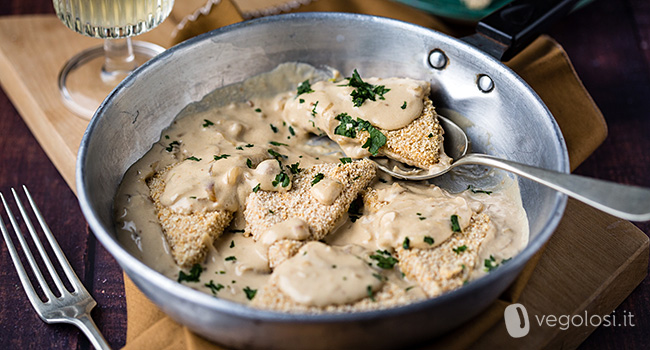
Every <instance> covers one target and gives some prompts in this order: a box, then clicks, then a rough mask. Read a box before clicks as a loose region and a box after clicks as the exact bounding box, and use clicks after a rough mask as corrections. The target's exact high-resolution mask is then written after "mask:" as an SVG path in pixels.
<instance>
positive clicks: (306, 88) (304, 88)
mask: <svg viewBox="0 0 650 350" xmlns="http://www.w3.org/2000/svg"><path fill="white" fill-rule="evenodd" d="M310 92H314V90H312V89H311V84H310V83H309V79H307V80H305V81H303V82H302V83H300V85H298V94H297V95H296V96H300V95H302V94H308V93H310Z"/></svg>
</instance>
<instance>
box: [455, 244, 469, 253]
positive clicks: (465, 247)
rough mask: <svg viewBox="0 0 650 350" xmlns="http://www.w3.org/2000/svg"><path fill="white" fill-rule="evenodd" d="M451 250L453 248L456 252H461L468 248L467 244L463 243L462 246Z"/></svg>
mask: <svg viewBox="0 0 650 350" xmlns="http://www.w3.org/2000/svg"><path fill="white" fill-rule="evenodd" d="M451 250H453V251H454V253H456V254H460V253H462V252H464V251H466V250H467V246H466V245H464V244H463V245H461V246H460V247H456V248H452V249H451Z"/></svg>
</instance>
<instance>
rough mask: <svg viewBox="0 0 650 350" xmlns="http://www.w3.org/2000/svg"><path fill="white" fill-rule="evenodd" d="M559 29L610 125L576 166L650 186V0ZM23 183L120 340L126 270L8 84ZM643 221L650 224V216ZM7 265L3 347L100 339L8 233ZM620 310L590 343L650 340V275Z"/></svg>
mask: <svg viewBox="0 0 650 350" xmlns="http://www.w3.org/2000/svg"><path fill="white" fill-rule="evenodd" d="M53 12H54V10H53V8H52V1H51V0H2V1H0V16H8V15H26V14H43V13H53ZM550 34H551V35H552V36H553V37H554V38H555V39H556V40H558V41H559V42H560V43H561V44H562V45H563V46H564V48H565V49H566V51H567V52H568V54H569V57H570V58H571V60H572V61H573V64H574V65H575V68H576V70H577V72H578V75H579V76H580V77H581V78H582V81H583V82H584V84H585V86H586V87H587V90H588V91H589V92H590V93H591V95H592V97H593V98H594V100H595V101H596V103H597V104H598V106H599V107H600V109H601V110H602V112H603V114H604V115H605V118H606V119H607V124H608V126H609V136H608V137H607V140H606V141H605V143H604V144H603V145H602V146H601V147H600V148H599V149H598V150H597V151H596V152H595V153H594V154H593V155H592V156H591V157H590V158H589V159H588V160H587V161H586V162H585V163H584V164H582V165H581V166H580V167H579V168H578V169H577V171H576V173H578V174H582V175H588V176H592V177H597V178H601V179H606V180H611V181H617V182H621V183H628V184H636V185H642V186H646V187H650V135H649V134H650V1H648V0H615V1H611V0H599V1H595V2H594V3H592V4H591V5H589V6H587V7H586V8H584V9H582V10H580V11H578V12H576V13H573V14H571V15H570V16H568V17H567V18H565V19H564V20H562V21H561V22H559V23H558V24H556V25H555V26H554V27H553V28H552V30H551V31H550ZM558 88H561V87H558ZM22 184H26V185H27V186H28V187H29V188H30V190H31V191H32V194H33V196H34V197H35V199H36V201H37V202H38V204H39V206H40V208H41V211H42V212H43V214H44V216H45V217H46V219H47V221H48V223H49V224H50V227H52V228H53V231H54V234H55V236H56V237H57V239H58V241H59V244H60V245H61V247H62V248H63V250H64V251H65V252H66V254H67V256H68V259H69V260H70V262H71V263H72V265H73V268H74V269H75V271H77V274H78V275H79V276H80V278H81V279H82V280H83V282H84V284H85V285H86V287H87V288H88V290H89V291H90V292H91V294H92V295H93V296H94V297H95V299H96V300H97V302H98V304H99V306H98V307H97V308H95V310H94V311H93V317H94V319H95V321H96V322H97V324H98V325H99V328H100V329H101V331H102V332H103V334H104V336H105V337H106V338H107V340H108V341H109V343H110V344H111V345H112V346H113V347H115V348H119V347H121V346H122V345H124V342H125V339H126V305H125V298H124V290H123V287H122V271H121V269H120V268H119V266H118V265H117V263H116V262H115V260H113V258H112V257H111V256H110V255H109V254H108V253H107V252H106V250H104V248H103V247H102V246H101V245H100V244H98V242H97V241H96V240H95V238H94V236H92V235H91V234H89V233H88V230H87V227H86V222H85V220H84V218H83V216H82V214H81V211H80V209H79V205H78V203H77V199H76V197H75V195H74V194H73V193H72V191H71V190H70V189H69V188H68V186H67V185H66V183H65V181H64V180H63V179H62V178H61V176H60V175H59V173H58V172H57V170H56V168H55V167H54V166H53V165H52V163H51V162H50V160H49V159H48V158H47V156H46V154H45V153H44V152H43V150H42V149H41V147H40V146H39V144H38V143H37V141H36V140H35V139H34V137H33V136H32V134H31V133H30V131H29V129H28V128H27V126H26V125H25V123H24V122H23V121H22V119H21V118H20V115H19V114H18V112H17V111H16V109H15V108H14V107H13V105H12V104H11V101H10V100H9V99H8V97H7V96H6V94H5V93H4V91H2V92H0V191H2V193H3V194H5V195H7V194H8V193H9V188H10V187H16V186H20V185H22ZM3 218H6V217H5V216H4V214H3ZM5 221H6V220H5ZM637 225H638V226H639V227H640V228H641V229H642V230H643V231H644V232H646V234H647V233H648V232H650V223H641V224H637ZM0 266H1V267H2V268H1V269H0V348H1V349H27V348H39V349H41V348H43V349H77V348H79V349H89V348H92V347H91V346H90V344H89V342H88V341H87V340H86V338H85V337H84V336H83V335H82V334H81V333H80V332H79V331H78V330H77V329H76V328H75V327H73V326H69V325H46V324H45V323H43V322H41V321H40V319H39V318H38V316H37V315H36V313H35V312H34V311H33V309H32V307H31V305H30V304H29V302H28V300H27V298H26V297H25V294H24V291H23V289H22V287H21V285H20V282H19V281H18V277H17V275H16V272H15V270H14V268H13V265H12V263H11V261H10V258H9V254H8V252H7V248H6V246H5V244H4V242H3V243H0ZM594 268H597V266H595V267H594ZM616 310H617V314H619V315H620V314H622V313H623V312H624V311H626V312H628V313H632V314H633V315H634V319H633V320H634V322H635V325H636V326H635V327H611V328H604V327H601V328H599V329H597V330H596V331H595V332H594V333H593V334H592V335H591V336H590V337H589V338H588V339H587V340H586V341H585V342H584V343H583V345H582V346H583V347H584V348H589V349H592V348H597V349H621V348H628V349H629V348H637V349H642V348H646V349H647V348H650V331H648V329H650V279H648V278H646V279H645V281H644V282H643V283H642V284H641V285H640V286H639V287H638V288H637V289H636V290H635V291H634V292H633V293H632V294H631V295H630V296H629V297H628V298H627V299H626V300H625V301H624V302H623V303H622V304H621V305H620V306H619V307H618V308H617V309H616Z"/></svg>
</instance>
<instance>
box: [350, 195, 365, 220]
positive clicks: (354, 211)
mask: <svg viewBox="0 0 650 350" xmlns="http://www.w3.org/2000/svg"><path fill="white" fill-rule="evenodd" d="M362 205H363V200H362V199H361V197H357V198H356V199H355V200H353V201H352V203H350V208H349V209H348V217H349V218H350V221H352V222H355V221H357V219H359V218H360V217H361V206H362Z"/></svg>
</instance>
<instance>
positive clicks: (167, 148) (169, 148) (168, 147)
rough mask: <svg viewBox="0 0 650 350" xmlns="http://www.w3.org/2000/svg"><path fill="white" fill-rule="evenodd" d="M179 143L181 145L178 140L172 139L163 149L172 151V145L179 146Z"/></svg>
mask: <svg viewBox="0 0 650 350" xmlns="http://www.w3.org/2000/svg"><path fill="white" fill-rule="evenodd" d="M180 145H181V143H180V142H178V141H172V142H171V143H170V144H169V146H167V147H165V150H166V151H167V152H172V151H173V150H174V146H180Z"/></svg>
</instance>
